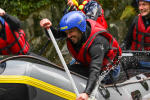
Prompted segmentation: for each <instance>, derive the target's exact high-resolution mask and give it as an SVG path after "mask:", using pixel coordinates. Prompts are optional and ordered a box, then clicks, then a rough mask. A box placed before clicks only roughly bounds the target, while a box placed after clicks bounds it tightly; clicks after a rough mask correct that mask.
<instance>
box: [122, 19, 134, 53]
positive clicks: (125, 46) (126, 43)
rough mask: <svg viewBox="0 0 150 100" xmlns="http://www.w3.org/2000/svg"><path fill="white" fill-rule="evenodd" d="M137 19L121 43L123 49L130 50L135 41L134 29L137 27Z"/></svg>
mask: <svg viewBox="0 0 150 100" xmlns="http://www.w3.org/2000/svg"><path fill="white" fill-rule="evenodd" d="M135 20H136V18H134V20H133V22H132V24H131V26H130V27H129V30H128V33H127V35H126V37H125V39H124V41H123V43H122V44H121V48H122V49H123V50H129V49H130V48H131V44H132V41H133V29H134V27H135Z"/></svg>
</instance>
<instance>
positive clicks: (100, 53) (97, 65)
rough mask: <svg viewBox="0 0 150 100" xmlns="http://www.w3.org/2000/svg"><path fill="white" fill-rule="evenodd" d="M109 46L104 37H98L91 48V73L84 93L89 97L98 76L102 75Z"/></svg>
mask: <svg viewBox="0 0 150 100" xmlns="http://www.w3.org/2000/svg"><path fill="white" fill-rule="evenodd" d="M108 45H109V42H108V41H107V40H106V39H105V38H104V37H96V39H95V40H94V43H93V44H92V45H91V47H90V48H89V54H90V56H91V63H90V65H89V67H90V70H89V71H90V73H89V78H88V82H87V85H86V89H85V91H84V92H85V93H87V94H89V95H90V94H91V92H92V90H93V88H94V86H95V83H96V81H97V79H98V76H99V74H100V70H101V67H102V62H103V58H104V54H105V52H106V51H107V49H108V47H109V46H108Z"/></svg>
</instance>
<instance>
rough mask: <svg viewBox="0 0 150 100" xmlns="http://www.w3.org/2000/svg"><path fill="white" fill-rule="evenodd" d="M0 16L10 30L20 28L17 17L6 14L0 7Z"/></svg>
mask: <svg viewBox="0 0 150 100" xmlns="http://www.w3.org/2000/svg"><path fill="white" fill-rule="evenodd" d="M0 16H1V17H3V18H4V20H5V21H6V22H7V23H8V24H9V25H10V27H11V29H12V30H17V29H19V28H20V21H19V19H17V18H15V17H13V16H11V15H8V14H7V13H6V12H5V10H3V9H2V8H0Z"/></svg>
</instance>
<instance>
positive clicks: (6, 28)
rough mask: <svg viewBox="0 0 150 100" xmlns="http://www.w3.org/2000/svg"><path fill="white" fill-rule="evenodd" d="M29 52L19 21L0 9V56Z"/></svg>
mask: <svg viewBox="0 0 150 100" xmlns="http://www.w3.org/2000/svg"><path fill="white" fill-rule="evenodd" d="M28 52H29V44H28V42H27V41H26V39H25V33H24V31H23V30H22V29H21V28H20V21H19V20H18V19H17V18H15V17H13V16H10V15H8V14H6V13H5V11H4V10H3V9H1V8H0V55H24V54H27V53H28Z"/></svg>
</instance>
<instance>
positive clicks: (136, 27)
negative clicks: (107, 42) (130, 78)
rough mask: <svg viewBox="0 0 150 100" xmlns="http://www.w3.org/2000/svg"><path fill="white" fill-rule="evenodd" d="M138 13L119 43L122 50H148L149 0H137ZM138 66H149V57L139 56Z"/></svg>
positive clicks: (149, 33)
mask: <svg viewBox="0 0 150 100" xmlns="http://www.w3.org/2000/svg"><path fill="white" fill-rule="evenodd" d="M137 3H138V8H139V12H140V14H139V15H138V16H136V17H135V18H134V20H133V22H132V24H131V26H130V28H129V30H128V34H127V36H126V38H125V40H124V41H123V43H122V44H121V48H122V49H123V50H134V51H135V50H138V51H143V50H144V51H145V50H146V51H149V50H150V0H137ZM141 60H142V61H140V62H139V64H138V67H141V68H144V67H145V68H146V67H149V68H150V57H149V56H144V57H143V58H141Z"/></svg>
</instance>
